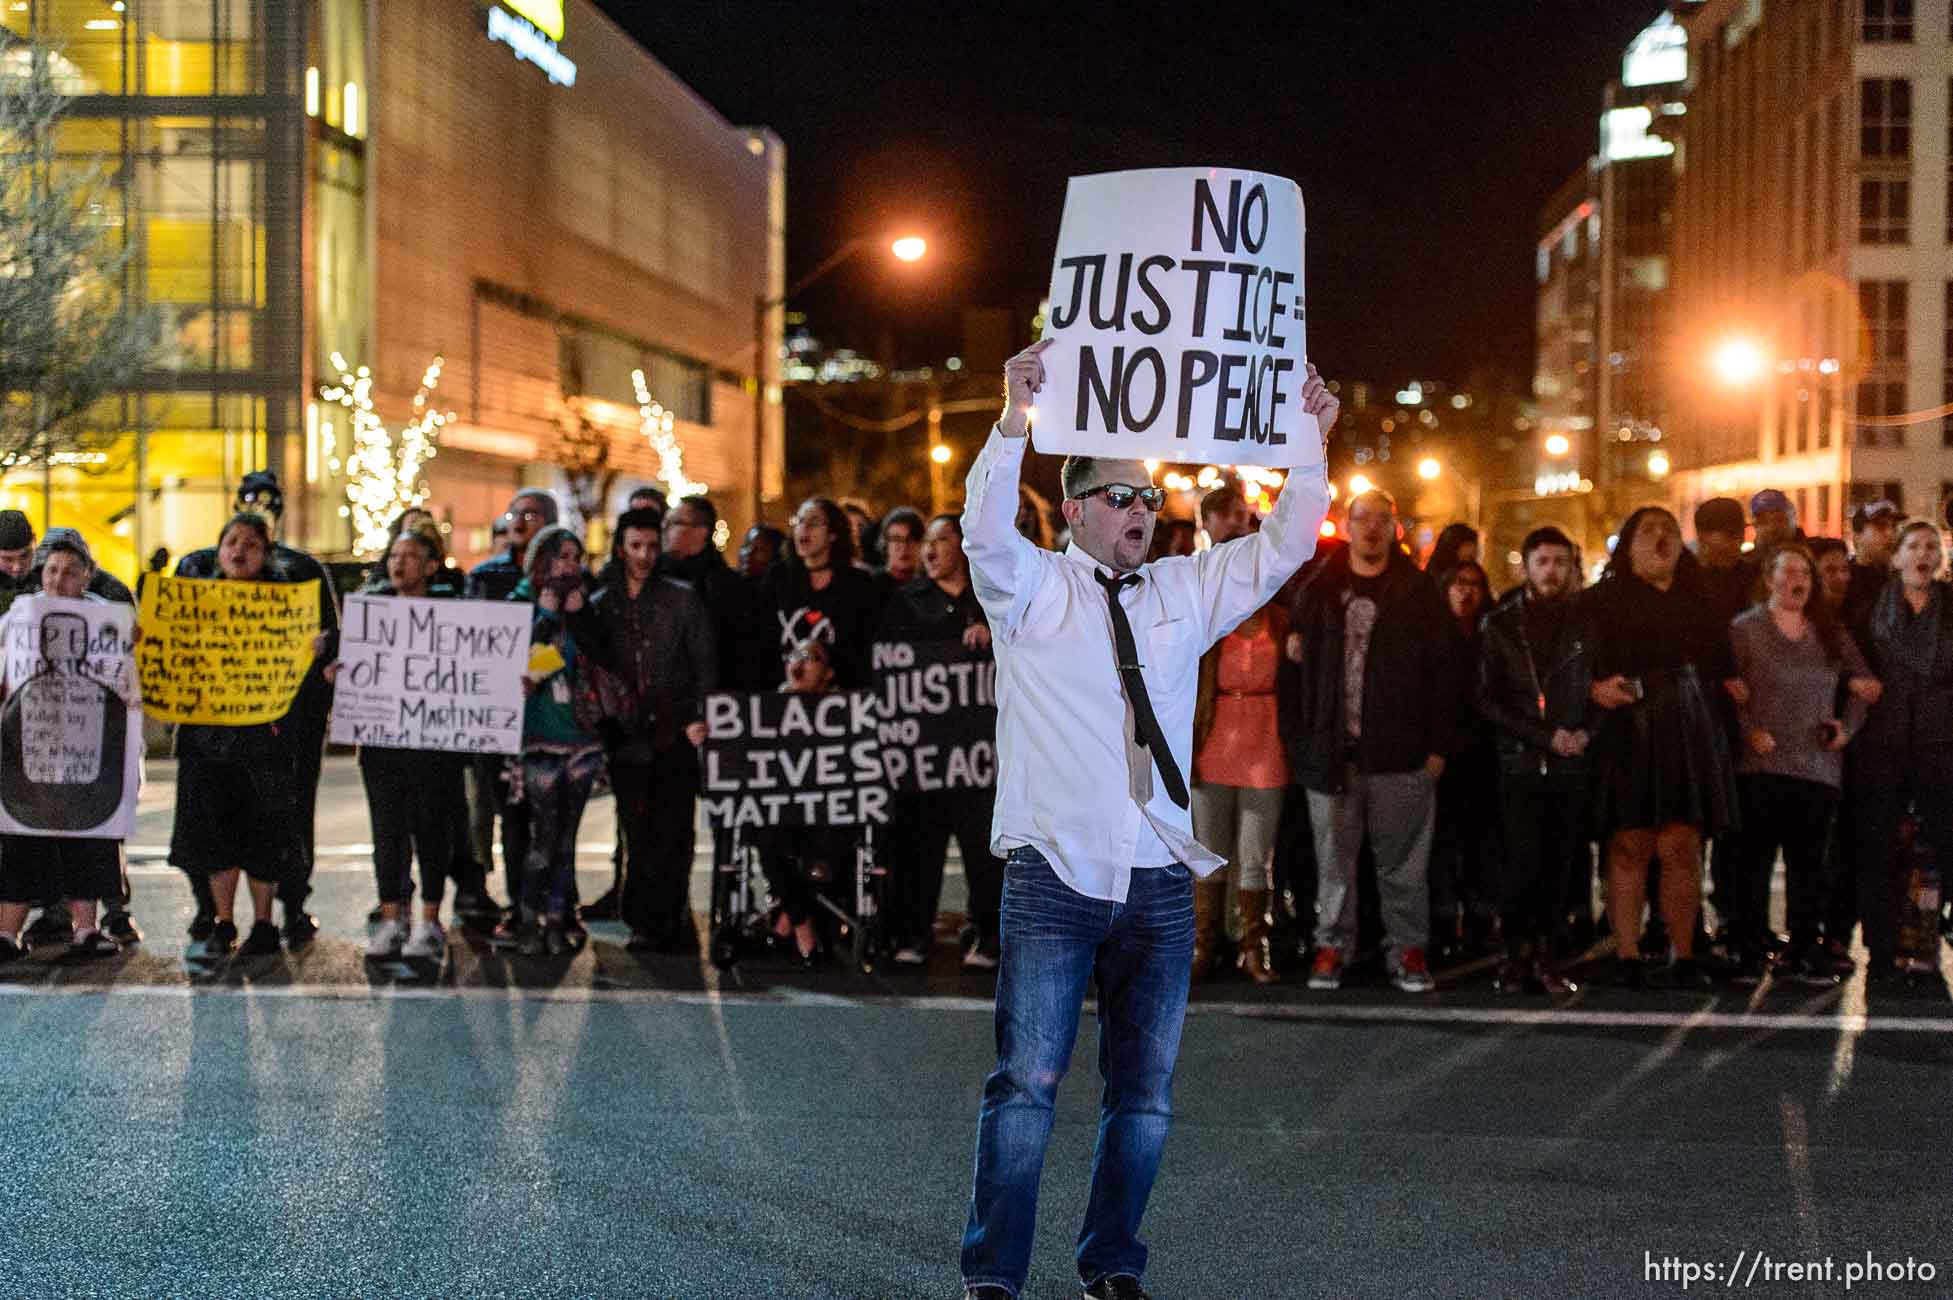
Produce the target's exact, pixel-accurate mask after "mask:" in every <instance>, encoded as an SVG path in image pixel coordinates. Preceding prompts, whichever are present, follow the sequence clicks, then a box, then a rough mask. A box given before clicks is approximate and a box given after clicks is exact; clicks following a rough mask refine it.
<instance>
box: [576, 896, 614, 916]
mask: <svg viewBox="0 0 1953 1300" xmlns="http://www.w3.org/2000/svg"><path fill="white" fill-rule="evenodd" d="M576 913H577V915H578V916H580V917H582V918H583V919H584V920H586V921H615V920H617V919H618V918H619V917H620V916H622V915H623V900H622V899H620V898H619V897H618V896H617V891H616V890H614V889H606V890H605V891H604V892H603V893H602V894H601V895H600V896H599V897H598V898H597V901H595V902H594V903H585V904H584V905H583V906H582V907H579V908H577V909H576Z"/></svg>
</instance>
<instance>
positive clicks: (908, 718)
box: [873, 641, 997, 794]
mask: <svg viewBox="0 0 1953 1300" xmlns="http://www.w3.org/2000/svg"><path fill="white" fill-rule="evenodd" d="M873 665H874V670H875V704H876V708H877V710H878V711H879V714H880V717H881V723H880V734H881V742H882V766H883V767H884V768H886V769H887V772H888V781H889V784H890V785H892V786H893V787H894V788H895V790H896V792H897V793H898V794H932V793H935V792H937V791H945V790H948V791H954V790H988V789H990V788H991V787H992V786H994V785H995V784H996V783H997V664H996V661H995V660H994V659H992V658H990V656H988V655H983V656H973V655H972V654H971V653H970V651H968V650H966V649H964V648H963V645H962V643H961V642H960V641H919V642H908V641H880V642H877V643H876V644H875V649H874V656H873Z"/></svg>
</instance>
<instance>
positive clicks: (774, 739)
mask: <svg viewBox="0 0 1953 1300" xmlns="http://www.w3.org/2000/svg"><path fill="white" fill-rule="evenodd" d="M879 716H880V715H879V714H878V713H877V712H876V710H875V698H874V696H872V695H870V694H869V693H868V692H867V691H855V692H852V693H845V692H840V691H836V692H831V693H829V694H825V695H813V694H805V695H802V694H793V693H789V692H784V691H775V692H764V693H758V694H750V695H748V694H732V693H722V694H717V695H708V696H706V698H705V725H706V736H707V739H706V742H705V748H704V750H703V751H702V753H701V754H700V763H701V770H700V778H701V781H700V785H701V797H702V799H703V802H704V804H705V822H706V825H708V826H713V827H731V828H733V829H738V830H750V829H753V828H756V827H763V826H861V825H881V824H883V823H885V822H887V821H888V798H889V792H888V780H887V777H886V775H885V774H884V772H883V769H882V755H881V745H880V742H879V740H878V738H877V731H878V727H877V723H878V720H879Z"/></svg>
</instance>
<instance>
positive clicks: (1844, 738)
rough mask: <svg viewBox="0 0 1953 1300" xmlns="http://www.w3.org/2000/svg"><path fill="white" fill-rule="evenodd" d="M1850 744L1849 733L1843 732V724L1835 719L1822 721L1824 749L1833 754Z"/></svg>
mask: <svg viewBox="0 0 1953 1300" xmlns="http://www.w3.org/2000/svg"><path fill="white" fill-rule="evenodd" d="M1850 743H1851V733H1850V732H1849V731H1846V730H1845V724H1844V723H1842V722H1840V721H1839V720H1838V719H1836V718H1826V719H1825V720H1824V747H1825V748H1826V749H1828V750H1830V751H1831V752H1832V753H1834V754H1835V753H1837V752H1838V751H1839V750H1841V749H1843V748H1844V747H1845V746H1846V745H1849V744H1850Z"/></svg>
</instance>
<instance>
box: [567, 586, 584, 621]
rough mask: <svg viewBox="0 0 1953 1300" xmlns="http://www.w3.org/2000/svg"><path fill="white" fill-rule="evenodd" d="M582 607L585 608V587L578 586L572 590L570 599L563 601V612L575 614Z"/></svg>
mask: <svg viewBox="0 0 1953 1300" xmlns="http://www.w3.org/2000/svg"><path fill="white" fill-rule="evenodd" d="M582 608H583V588H581V587H578V588H577V589H576V590H575V591H572V592H571V593H570V596H569V599H568V600H565V601H564V602H563V612H564V613H565V614H574V613H576V612H577V611H578V610H580V609H582Z"/></svg>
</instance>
